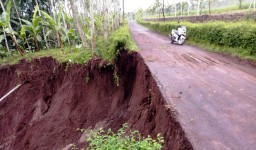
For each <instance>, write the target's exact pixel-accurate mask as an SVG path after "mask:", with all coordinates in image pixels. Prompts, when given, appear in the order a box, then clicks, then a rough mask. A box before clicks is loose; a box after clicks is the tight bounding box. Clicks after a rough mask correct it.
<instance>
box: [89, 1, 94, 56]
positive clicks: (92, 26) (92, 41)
mask: <svg viewBox="0 0 256 150" xmlns="http://www.w3.org/2000/svg"><path fill="white" fill-rule="evenodd" d="M93 1H94V0H90V20H91V48H92V50H93V51H94V50H95V43H94V32H95V29H94V28H95V27H94V9H93Z"/></svg>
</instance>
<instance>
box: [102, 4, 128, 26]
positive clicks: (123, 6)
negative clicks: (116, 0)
mask: <svg viewBox="0 0 256 150" xmlns="http://www.w3.org/2000/svg"><path fill="white" fill-rule="evenodd" d="M103 1H104V0H103ZM123 23H124V0H123Z"/></svg>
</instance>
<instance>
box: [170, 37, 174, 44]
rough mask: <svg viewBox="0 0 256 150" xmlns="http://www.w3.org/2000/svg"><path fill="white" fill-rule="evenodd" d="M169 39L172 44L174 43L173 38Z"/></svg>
mask: <svg viewBox="0 0 256 150" xmlns="http://www.w3.org/2000/svg"><path fill="white" fill-rule="evenodd" d="M170 39H171V43H172V44H173V43H174V41H173V37H172V36H171V37H170Z"/></svg>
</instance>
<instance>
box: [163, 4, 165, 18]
mask: <svg viewBox="0 0 256 150" xmlns="http://www.w3.org/2000/svg"><path fill="white" fill-rule="evenodd" d="M163 18H164V22H165V15H164V0H163Z"/></svg>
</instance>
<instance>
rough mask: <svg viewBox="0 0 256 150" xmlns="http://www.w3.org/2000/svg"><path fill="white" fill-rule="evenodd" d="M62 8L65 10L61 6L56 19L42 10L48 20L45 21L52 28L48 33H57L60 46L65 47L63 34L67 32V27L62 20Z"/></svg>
mask: <svg viewBox="0 0 256 150" xmlns="http://www.w3.org/2000/svg"><path fill="white" fill-rule="evenodd" d="M62 10H63V6H61V7H60V10H59V12H58V16H57V19H56V21H55V20H54V19H53V18H52V17H51V16H50V15H48V14H47V13H46V12H44V11H42V10H41V11H40V12H41V13H42V14H43V16H44V17H45V18H46V20H45V21H44V24H45V25H46V26H47V27H49V28H50V30H49V31H48V32H47V35H49V34H50V33H52V32H54V33H55V34H57V41H58V45H59V47H60V48H63V34H65V27H64V26H63V25H62V22H61V20H62Z"/></svg>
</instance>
